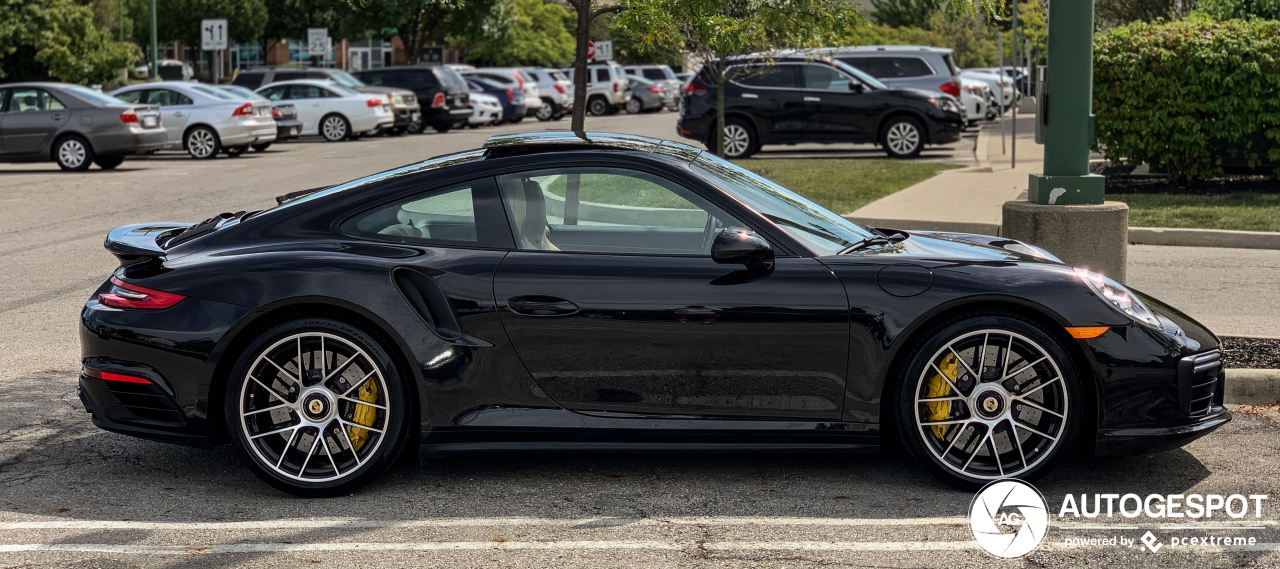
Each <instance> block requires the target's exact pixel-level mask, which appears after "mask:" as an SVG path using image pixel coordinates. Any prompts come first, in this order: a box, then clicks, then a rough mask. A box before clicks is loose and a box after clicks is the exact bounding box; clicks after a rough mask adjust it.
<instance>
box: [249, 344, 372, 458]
mask: <svg viewBox="0 0 1280 569" xmlns="http://www.w3.org/2000/svg"><path fill="white" fill-rule="evenodd" d="M389 393H390V392H389V391H388V389H387V383H386V378H385V377H384V374H383V371H382V370H381V369H380V368H379V366H378V364H377V362H376V361H375V360H374V359H373V358H372V357H370V355H369V354H368V353H366V352H365V351H364V350H362V349H361V348H360V347H359V346H357V345H355V344H354V343H352V342H351V341H348V340H346V339H344V338H342V337H340V336H337V335H334V334H329V333H325V332H304V333H299V334H294V335H290V336H287V337H285V338H283V339H281V340H279V341H277V342H275V343H274V344H272V345H270V346H269V347H268V348H266V349H265V350H263V351H262V352H261V353H260V354H259V355H258V357H257V359H256V360H254V362H253V364H252V365H251V366H250V367H249V371H248V374H247V377H246V378H245V381H244V382H243V383H242V385H241V387H240V393H239V403H238V407H237V409H238V413H239V417H238V419H239V424H240V428H241V429H242V430H243V434H244V436H245V439H246V440H247V441H248V443H249V444H248V446H249V449H250V451H251V452H252V454H253V455H254V457H255V458H256V459H257V461H258V462H259V463H260V465H261V466H262V467H264V468H266V469H269V470H271V471H272V472H273V473H274V474H275V475H277V476H279V477H282V478H285V479H288V480H294V481H298V482H308V483H317V482H328V481H333V480H339V479H344V478H349V477H351V476H352V475H354V474H355V473H357V472H358V471H360V470H361V469H362V468H363V467H365V465H367V464H369V463H370V462H371V461H373V460H374V457H375V455H376V453H377V452H378V449H379V447H380V446H381V445H382V444H383V441H384V439H385V438H386V437H387V429H388V425H390V424H391V423H390V419H391V413H393V412H397V410H396V409H394V408H393V406H392V403H391V400H390V398H389V396H388V394H389Z"/></svg>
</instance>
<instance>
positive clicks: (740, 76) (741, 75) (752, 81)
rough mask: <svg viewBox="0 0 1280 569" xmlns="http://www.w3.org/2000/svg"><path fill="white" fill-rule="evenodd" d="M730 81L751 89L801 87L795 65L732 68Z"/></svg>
mask: <svg viewBox="0 0 1280 569" xmlns="http://www.w3.org/2000/svg"><path fill="white" fill-rule="evenodd" d="M729 79H730V80H732V81H733V82H735V83H740V84H742V85H748V86H751V87H775V88H784V89H794V88H797V87H799V86H800V81H799V78H797V77H796V66H795V65H751V66H743V67H732V68H730V69H729Z"/></svg>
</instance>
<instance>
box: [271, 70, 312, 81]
mask: <svg viewBox="0 0 1280 569" xmlns="http://www.w3.org/2000/svg"><path fill="white" fill-rule="evenodd" d="M305 78H306V75H304V74H302V73H299V72H297V71H277V72H276V76H275V77H272V78H271V80H272V81H273V82H274V81H296V80H298V79H305Z"/></svg>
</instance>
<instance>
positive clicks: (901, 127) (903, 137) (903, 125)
mask: <svg viewBox="0 0 1280 569" xmlns="http://www.w3.org/2000/svg"><path fill="white" fill-rule="evenodd" d="M880 146H881V147H882V148H884V151H885V152H886V153H887V154H888V155H889V157H890V158H915V157H916V156H919V155H920V151H921V150H922V149H924V128H923V127H921V126H920V121H918V120H916V119H914V118H912V117H906V116H899V117H893V118H891V119H889V122H887V123H885V125H884V128H883V129H881V131H880Z"/></svg>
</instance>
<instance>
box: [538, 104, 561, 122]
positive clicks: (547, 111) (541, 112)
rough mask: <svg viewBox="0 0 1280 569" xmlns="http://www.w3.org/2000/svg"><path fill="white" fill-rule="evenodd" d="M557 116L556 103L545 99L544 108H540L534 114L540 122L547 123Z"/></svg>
mask: <svg viewBox="0 0 1280 569" xmlns="http://www.w3.org/2000/svg"><path fill="white" fill-rule="evenodd" d="M555 114H556V109H555V106H554V103H552V102H551V99H543V100H542V106H541V107H538V110H537V111H535V112H534V113H533V116H534V117H535V118H537V119H538V120H540V121H543V122H546V121H549V120H551V117H553V116H555Z"/></svg>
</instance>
